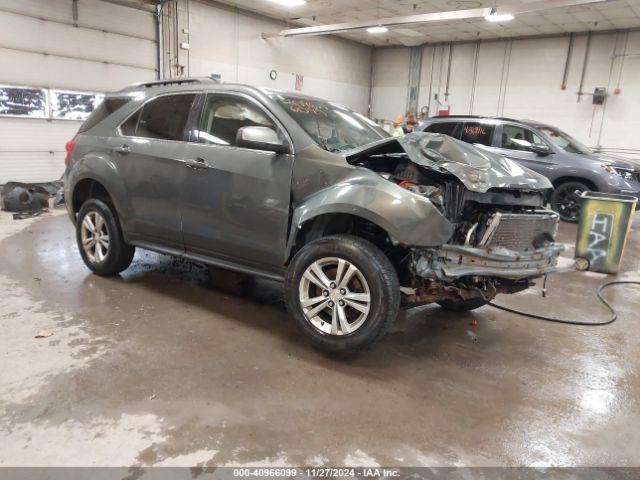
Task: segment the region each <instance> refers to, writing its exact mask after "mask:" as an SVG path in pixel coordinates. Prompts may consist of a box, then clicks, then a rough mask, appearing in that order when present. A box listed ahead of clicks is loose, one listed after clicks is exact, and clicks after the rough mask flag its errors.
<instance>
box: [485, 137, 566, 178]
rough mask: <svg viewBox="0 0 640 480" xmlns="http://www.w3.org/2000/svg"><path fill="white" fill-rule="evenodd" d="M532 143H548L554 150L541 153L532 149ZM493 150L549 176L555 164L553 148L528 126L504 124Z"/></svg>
mask: <svg viewBox="0 0 640 480" xmlns="http://www.w3.org/2000/svg"><path fill="white" fill-rule="evenodd" d="M532 144H542V145H547V146H548V147H549V149H550V152H552V153H551V154H550V155H539V154H537V153H535V152H533V151H531V150H530V148H529V147H530V146H531V145H532ZM494 145H495V147H494V148H491V150H492V151H494V152H495V153H498V154H500V155H504V156H505V157H507V158H510V159H511V160H515V161H516V162H518V163H520V164H521V165H524V166H525V167H527V168H530V169H531V170H533V171H534V172H537V173H540V174H541V175H544V176H549V175H550V174H551V170H552V169H553V167H554V166H555V162H554V157H555V155H553V149H552V148H551V146H550V145H548V144H547V142H545V141H544V140H543V139H542V138H540V137H539V136H538V135H536V133H535V132H534V131H532V130H529V129H528V128H525V127H521V126H520V125H511V124H504V125H502V129H501V130H500V131H498V138H497V142H495V143H494Z"/></svg>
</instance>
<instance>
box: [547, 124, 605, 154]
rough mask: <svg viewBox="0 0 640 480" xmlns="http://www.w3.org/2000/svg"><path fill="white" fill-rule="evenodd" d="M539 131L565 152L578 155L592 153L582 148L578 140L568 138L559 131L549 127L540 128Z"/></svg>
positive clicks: (586, 148) (584, 147)
mask: <svg viewBox="0 0 640 480" xmlns="http://www.w3.org/2000/svg"><path fill="white" fill-rule="evenodd" d="M539 130H540V131H542V132H543V133H546V134H547V135H548V136H549V138H550V139H551V141H552V142H553V143H555V144H556V145H557V146H558V147H560V148H561V149H563V150H564V151H565V152H569V153H578V154H580V155H590V154H591V153H592V152H591V150H589V148H588V147H586V146H584V145H583V144H581V143H580V142H579V141H578V140H576V139H575V138H572V137H570V136H569V135H567V134H566V133H564V132H563V131H561V130H556V129H554V128H549V127H540V128H539Z"/></svg>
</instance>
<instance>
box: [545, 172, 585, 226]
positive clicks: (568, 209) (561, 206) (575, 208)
mask: <svg viewBox="0 0 640 480" xmlns="http://www.w3.org/2000/svg"><path fill="white" fill-rule="evenodd" d="M589 190H591V189H590V188H589V187H588V186H587V185H585V184H584V183H582V182H575V181H571V182H564V183H561V184H560V185H558V186H556V187H555V188H554V190H553V193H552V194H551V208H552V209H553V211H555V212H557V213H558V215H560V219H561V220H562V221H564V222H569V223H577V222H578V220H580V203H579V201H578V198H577V195H576V194H575V192H586V191H589Z"/></svg>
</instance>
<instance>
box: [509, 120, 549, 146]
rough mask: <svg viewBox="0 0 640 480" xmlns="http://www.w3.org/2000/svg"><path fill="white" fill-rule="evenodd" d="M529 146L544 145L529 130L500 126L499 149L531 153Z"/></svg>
mask: <svg viewBox="0 0 640 480" xmlns="http://www.w3.org/2000/svg"><path fill="white" fill-rule="evenodd" d="M531 144H542V145H546V143H545V142H544V141H543V140H542V139H541V138H540V137H539V136H538V135H536V134H535V133H533V132H532V131H531V130H529V129H527V128H523V127H518V126H516V125H503V126H502V141H501V145H500V146H501V147H502V148H506V149H508V150H521V151H525V152H529V151H531V149H530V147H531Z"/></svg>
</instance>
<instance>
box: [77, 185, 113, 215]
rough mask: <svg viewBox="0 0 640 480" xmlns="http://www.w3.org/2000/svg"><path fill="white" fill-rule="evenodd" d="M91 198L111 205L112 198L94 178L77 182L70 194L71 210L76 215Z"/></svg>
mask: <svg viewBox="0 0 640 480" xmlns="http://www.w3.org/2000/svg"><path fill="white" fill-rule="evenodd" d="M91 198H98V199H100V200H103V201H107V202H108V203H111V204H113V197H112V196H111V194H110V193H109V191H108V190H107V188H106V187H105V186H104V185H103V184H102V182H100V181H99V180H96V179H95V178H91V177H86V178H83V179H81V180H78V181H77V182H76V184H75V185H74V187H73V190H72V192H71V208H72V211H73V213H74V215H77V214H78V212H79V211H80V208H81V207H82V205H83V204H84V203H85V202H86V201H87V200H89V199H91Z"/></svg>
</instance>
